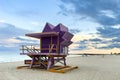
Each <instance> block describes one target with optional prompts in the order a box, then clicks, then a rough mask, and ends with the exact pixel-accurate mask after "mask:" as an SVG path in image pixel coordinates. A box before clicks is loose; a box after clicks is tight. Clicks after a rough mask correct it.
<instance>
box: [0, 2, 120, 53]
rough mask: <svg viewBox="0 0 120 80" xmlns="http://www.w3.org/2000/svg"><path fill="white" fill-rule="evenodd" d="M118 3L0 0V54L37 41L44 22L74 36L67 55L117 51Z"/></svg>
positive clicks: (119, 18) (119, 12)
mask: <svg viewBox="0 0 120 80" xmlns="http://www.w3.org/2000/svg"><path fill="white" fill-rule="evenodd" d="M119 4H120V0H0V53H1V52H2V53H3V52H6V51H7V52H16V53H18V52H19V46H20V45H21V44H26V43H37V42H38V41H37V40H35V39H32V38H27V37H25V36H24V34H26V33H30V32H41V31H42V29H43V28H44V25H45V23H46V22H49V23H51V24H53V25H57V24H58V23H62V24H63V25H65V26H67V27H68V28H69V30H70V31H71V32H72V33H74V37H73V39H72V41H73V42H74V43H73V44H72V45H71V46H70V53H111V52H120V36H119V34H120V5H119Z"/></svg>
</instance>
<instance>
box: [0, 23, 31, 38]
mask: <svg viewBox="0 0 120 80" xmlns="http://www.w3.org/2000/svg"><path fill="white" fill-rule="evenodd" d="M28 32H30V31H28V30H24V29H20V28H17V27H15V26H14V25H12V24H9V23H2V22H0V38H12V37H16V36H20V35H22V36H23V35H25V33H28Z"/></svg>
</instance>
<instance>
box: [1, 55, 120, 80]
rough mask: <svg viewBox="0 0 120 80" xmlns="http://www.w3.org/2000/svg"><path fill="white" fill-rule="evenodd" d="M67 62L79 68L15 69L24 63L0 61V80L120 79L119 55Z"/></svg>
mask: <svg viewBox="0 0 120 80" xmlns="http://www.w3.org/2000/svg"><path fill="white" fill-rule="evenodd" d="M67 64H68V65H71V66H78V67H79V68H78V69H74V70H72V71H69V72H67V73H64V74H62V73H52V72H48V71H45V70H41V69H27V68H22V69H16V67H17V66H22V65H24V64H23V62H9V63H0V80H120V56H115V55H106V56H104V58H103V57H102V56H88V57H70V58H67Z"/></svg>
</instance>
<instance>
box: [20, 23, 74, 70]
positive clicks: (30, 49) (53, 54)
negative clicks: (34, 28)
mask: <svg viewBox="0 0 120 80" xmlns="http://www.w3.org/2000/svg"><path fill="white" fill-rule="evenodd" d="M25 35H26V36H29V37H33V38H37V39H39V40H40V45H39V46H36V45H22V47H21V53H20V54H21V55H28V56H29V57H31V60H25V64H29V65H30V66H29V67H30V68H32V67H34V66H40V67H43V68H45V69H47V70H49V69H50V68H52V67H54V66H55V64H56V63H57V62H59V63H62V64H63V65H64V66H66V56H67V55H68V46H69V45H70V44H71V43H72V41H71V39H72V37H73V34H71V33H70V32H68V28H67V27H65V26H64V25H62V24H61V23H60V24H58V25H57V26H53V25H52V24H50V23H46V25H45V27H44V29H43V31H42V32H41V33H29V34H25Z"/></svg>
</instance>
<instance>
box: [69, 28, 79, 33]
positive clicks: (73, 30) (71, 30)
mask: <svg viewBox="0 0 120 80" xmlns="http://www.w3.org/2000/svg"><path fill="white" fill-rule="evenodd" d="M69 31H70V32H71V33H73V34H76V33H79V32H80V30H79V29H70V30H69Z"/></svg>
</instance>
